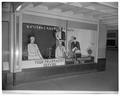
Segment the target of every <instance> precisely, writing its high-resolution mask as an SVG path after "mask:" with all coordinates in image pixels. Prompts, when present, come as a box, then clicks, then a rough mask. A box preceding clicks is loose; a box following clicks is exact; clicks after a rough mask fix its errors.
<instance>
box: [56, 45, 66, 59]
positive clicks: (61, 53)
mask: <svg viewBox="0 0 120 96" xmlns="http://www.w3.org/2000/svg"><path fill="white" fill-rule="evenodd" d="M65 52H66V51H65V47H64V46H61V47H59V46H58V47H57V48H56V50H55V57H56V58H64V56H65Z"/></svg>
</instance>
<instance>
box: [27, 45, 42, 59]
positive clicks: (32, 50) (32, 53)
mask: <svg viewBox="0 0 120 96" xmlns="http://www.w3.org/2000/svg"><path fill="white" fill-rule="evenodd" d="M28 59H29V60H34V59H43V57H42V55H41V53H40V51H39V49H38V46H37V44H28Z"/></svg>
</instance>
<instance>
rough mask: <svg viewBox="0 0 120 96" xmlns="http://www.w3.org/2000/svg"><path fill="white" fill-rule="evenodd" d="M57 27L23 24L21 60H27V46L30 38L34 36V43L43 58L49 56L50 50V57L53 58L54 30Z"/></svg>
mask: <svg viewBox="0 0 120 96" xmlns="http://www.w3.org/2000/svg"><path fill="white" fill-rule="evenodd" d="M57 28H58V27H57V26H49V25H40V24H30V23H23V33H22V50H23V60H26V59H27V45H28V43H29V42H30V36H35V43H36V44H37V45H38V48H39V50H40V52H41V54H42V56H43V57H44V58H47V57H48V55H49V49H50V48H51V50H52V51H51V52H52V57H54V54H55V53H54V51H55V50H54V49H55V48H54V47H55V46H56V38H55V32H56V31H55V30H56V29H57Z"/></svg>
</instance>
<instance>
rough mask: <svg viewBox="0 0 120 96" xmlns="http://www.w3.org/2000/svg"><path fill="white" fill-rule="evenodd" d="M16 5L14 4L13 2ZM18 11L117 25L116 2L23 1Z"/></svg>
mask: <svg viewBox="0 0 120 96" xmlns="http://www.w3.org/2000/svg"><path fill="white" fill-rule="evenodd" d="M15 5H16V4H15ZM17 5H18V6H16V8H18V7H19V6H20V8H19V9H18V10H19V11H21V10H22V11H23V10H24V11H25V10H26V11H35V12H43V11H44V12H45V11H46V12H47V13H49V14H51V13H56V14H57V15H58V14H59V15H66V16H67V15H69V16H72V17H74V16H77V17H85V18H89V19H95V20H98V19H99V20H101V21H102V22H103V23H105V24H107V25H108V26H117V25H118V2H23V3H19V4H18V3H17Z"/></svg>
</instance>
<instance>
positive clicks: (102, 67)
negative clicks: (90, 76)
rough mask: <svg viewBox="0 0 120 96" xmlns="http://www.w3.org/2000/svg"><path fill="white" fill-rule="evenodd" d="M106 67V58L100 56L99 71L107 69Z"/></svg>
mask: <svg viewBox="0 0 120 96" xmlns="http://www.w3.org/2000/svg"><path fill="white" fill-rule="evenodd" d="M105 69H106V58H99V59H98V64H97V70H98V71H105Z"/></svg>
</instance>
